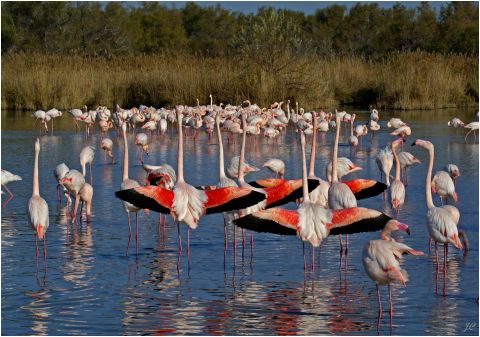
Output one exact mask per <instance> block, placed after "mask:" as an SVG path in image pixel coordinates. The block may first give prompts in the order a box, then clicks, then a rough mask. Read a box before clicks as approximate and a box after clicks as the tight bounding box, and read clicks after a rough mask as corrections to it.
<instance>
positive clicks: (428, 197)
mask: <svg viewBox="0 0 480 337" xmlns="http://www.w3.org/2000/svg"><path fill="white" fill-rule="evenodd" d="M434 155H435V150H434V148H433V145H432V148H431V149H428V170H427V178H426V179H425V201H426V203H427V208H432V207H435V205H434V204H433V199H432V170H433V160H434Z"/></svg>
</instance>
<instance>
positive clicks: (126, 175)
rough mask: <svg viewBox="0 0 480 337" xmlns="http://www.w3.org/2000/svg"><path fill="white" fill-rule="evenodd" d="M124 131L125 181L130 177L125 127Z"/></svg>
mask: <svg viewBox="0 0 480 337" xmlns="http://www.w3.org/2000/svg"><path fill="white" fill-rule="evenodd" d="M122 132H123V144H124V147H125V153H124V154H123V180H124V181H125V180H127V179H128V141H127V132H126V131H125V130H123V129H122ZM84 175H85V174H84Z"/></svg>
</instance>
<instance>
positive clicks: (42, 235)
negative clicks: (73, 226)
mask: <svg viewBox="0 0 480 337" xmlns="http://www.w3.org/2000/svg"><path fill="white" fill-rule="evenodd" d="M39 154H40V140H39V139H38V138H37V140H36V142H35V162H34V165H33V188H32V197H31V198H30V199H29V200H28V204H27V207H28V214H27V215H28V223H29V224H30V226H31V227H32V228H33V230H35V256H36V261H37V270H38V241H37V239H38V240H43V258H44V260H45V269H46V268H47V237H46V234H47V229H48V225H49V217H48V204H47V202H46V201H45V199H43V198H42V197H41V196H40V187H39V183H38V156H39Z"/></svg>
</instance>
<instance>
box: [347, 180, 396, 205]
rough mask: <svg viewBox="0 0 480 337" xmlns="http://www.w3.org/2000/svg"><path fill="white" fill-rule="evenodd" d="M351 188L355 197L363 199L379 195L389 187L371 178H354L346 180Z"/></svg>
mask: <svg viewBox="0 0 480 337" xmlns="http://www.w3.org/2000/svg"><path fill="white" fill-rule="evenodd" d="M344 184H345V185H347V186H348V188H350V190H351V191H352V193H353V195H354V196H355V199H357V200H362V199H367V198H371V197H374V196H377V195H379V194H380V193H382V192H383V191H385V190H386V189H387V187H388V186H387V185H386V184H384V183H381V182H379V181H376V180H371V179H353V180H348V181H345V182H344Z"/></svg>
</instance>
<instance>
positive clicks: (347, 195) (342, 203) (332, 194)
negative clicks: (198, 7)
mask: <svg viewBox="0 0 480 337" xmlns="http://www.w3.org/2000/svg"><path fill="white" fill-rule="evenodd" d="M335 123H336V131H335V142H334V145H333V158H332V182H331V184H330V188H329V189H328V207H329V208H330V209H343V208H352V207H357V199H355V196H354V195H353V193H352V191H351V190H350V188H348V186H347V185H345V184H343V183H342V182H339V181H338V177H337V157H338V140H339V137H340V123H341V121H340V116H339V115H336V116H335ZM346 238H347V244H346V245H347V247H346V249H345V254H346V253H347V251H348V234H347V236H346ZM342 249H343V247H342V237H341V236H340V253H341V252H342Z"/></svg>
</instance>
